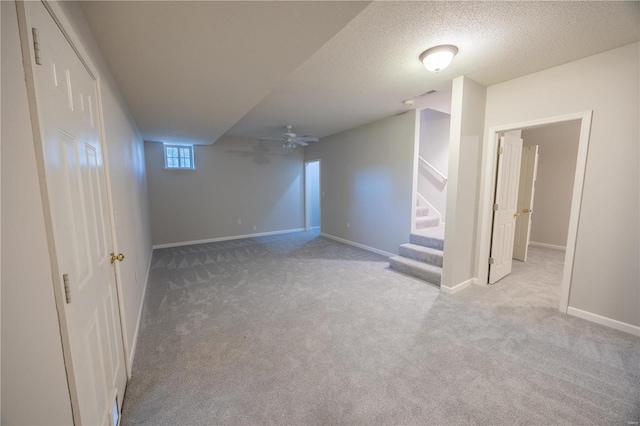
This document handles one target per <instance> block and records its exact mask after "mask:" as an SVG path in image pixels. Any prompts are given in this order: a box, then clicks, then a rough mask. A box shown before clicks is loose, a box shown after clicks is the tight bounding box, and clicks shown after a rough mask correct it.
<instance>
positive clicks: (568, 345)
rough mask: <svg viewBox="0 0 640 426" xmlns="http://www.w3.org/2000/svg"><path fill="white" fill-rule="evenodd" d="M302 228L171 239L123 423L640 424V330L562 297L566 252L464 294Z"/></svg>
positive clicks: (152, 293) (541, 254) (154, 277)
mask: <svg viewBox="0 0 640 426" xmlns="http://www.w3.org/2000/svg"><path fill="white" fill-rule="evenodd" d="M387 265H388V263H387V259H386V258H385V257H383V256H379V255H376V254H372V253H369V252H366V251H363V250H361V249H358V248H354V247H351V246H347V245H343V244H340V243H336V242H333V241H331V240H328V239H325V238H323V237H320V236H318V235H317V234H316V233H311V232H301V233H294V234H288V235H280V236H272V237H262V238H253V239H244V240H235V241H225V242H219V243H210V244H201V245H194V246H186V247H179V248H170V249H162V250H156V251H155V252H154V256H153V261H152V271H151V276H150V281H149V284H148V285H149V288H148V291H147V296H146V302H145V307H144V314H143V315H144V318H143V323H142V328H141V330H140V337H139V342H138V349H137V355H136V359H135V363H134V366H133V378H132V379H131V381H130V383H129V385H128V387H127V392H126V396H125V400H124V408H123V417H122V424H123V425H135V424H149V425H175V424H183V425H196V424H201V425H210V424H243V425H244V424H267V423H270V424H273V423H275V424H337V423H341V424H344V423H348V424H387V425H389V424H438V425H442V424H524V423H527V424H580V425H588V424H627V422H633V421H638V419H639V417H640V405H639V404H638V401H639V400H640V339H638V338H636V337H633V336H631V335H628V334H624V333H622V332H619V331H616V330H613V329H609V328H606V327H603V326H600V325H598V324H594V323H590V322H587V321H584V320H581V319H579V318H575V317H571V316H568V315H562V314H560V313H559V312H558V308H557V306H558V300H559V294H560V281H561V277H562V266H563V252H559V251H553V250H549V249H541V248H537V247H532V248H531V249H530V260H529V261H528V262H527V263H526V264H524V263H520V262H516V263H515V265H514V271H513V273H512V274H511V275H510V276H508V277H507V278H505V279H503V280H501V281H499V282H498V283H497V284H495V285H493V286H488V287H478V286H472V287H470V288H468V289H466V290H465V291H462V292H460V293H457V294H454V295H446V294H443V293H440V292H439V291H438V290H437V289H436V288H434V287H433V286H430V285H428V284H424V283H422V282H420V281H418V280H415V279H412V278H410V277H407V276H404V275H402V274H398V273H395V272H393V271H391V270H389V269H388V268H387Z"/></svg>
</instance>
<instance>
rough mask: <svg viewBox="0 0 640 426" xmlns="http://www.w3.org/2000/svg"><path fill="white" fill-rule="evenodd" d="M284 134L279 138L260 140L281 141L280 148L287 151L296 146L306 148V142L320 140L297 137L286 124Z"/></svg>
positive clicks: (291, 127)
mask: <svg viewBox="0 0 640 426" xmlns="http://www.w3.org/2000/svg"><path fill="white" fill-rule="evenodd" d="M284 128H285V130H286V131H285V133H284V134H283V135H282V136H280V137H279V138H262V139H260V140H263V141H264V140H276V141H282V147H283V148H284V149H286V150H288V151H291V150H292V149H295V148H296V147H297V146H298V145H300V146H307V145H309V144H308V142H318V141H319V140H320V139H318V138H312V137H310V136H298V135H296V134H295V133H294V132H293V126H292V125H290V124H287V125H286V126H284Z"/></svg>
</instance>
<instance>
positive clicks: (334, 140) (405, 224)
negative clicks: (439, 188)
mask: <svg viewBox="0 0 640 426" xmlns="http://www.w3.org/2000/svg"><path fill="white" fill-rule="evenodd" d="M415 143H416V112H415V110H412V111H409V112H406V113H404V114H401V115H397V116H394V117H389V118H385V119H382V120H379V121H376V122H373V123H370V124H366V125H364V126H361V127H357V128H355V129H351V130H347V131H345V132H341V133H338V134H336V135H333V136H330V137H327V138H324V139H322V140H321V141H320V142H318V143H315V144H312V145H309V146H308V147H307V148H306V149H305V157H306V158H305V159H306V160H307V161H309V160H314V159H318V158H321V159H322V166H321V167H322V170H321V176H320V179H321V185H322V192H324V196H323V197H322V199H321V200H322V203H321V204H322V205H321V209H322V212H321V221H322V233H326V234H329V235H332V236H334V237H338V238H341V239H344V240H348V241H351V242H354V243H357V244H362V245H365V246H368V247H372V248H374V249H377V250H381V251H384V252H387V253H397V252H398V247H399V246H400V244H402V243H406V242H407V241H408V240H409V234H410V232H411V202H412V191H413V164H414V149H415ZM347 222H349V223H350V227H347Z"/></svg>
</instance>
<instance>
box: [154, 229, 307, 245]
mask: <svg viewBox="0 0 640 426" xmlns="http://www.w3.org/2000/svg"><path fill="white" fill-rule="evenodd" d="M304 230H305V229H304V228H293V229H283V230H281V231H270V232H259V233H257V234H245V235H230V236H228V237H217V238H207V239H205V240H193V241H180V242H177V243H167V244H154V245H153V249H154V250H155V249H163V248H171V247H182V246H191V245H194V244H206V243H217V242H219V241H229V240H240V239H242V238H255V237H267V236H269V235H280V234H290V233H292V232H302V231H304Z"/></svg>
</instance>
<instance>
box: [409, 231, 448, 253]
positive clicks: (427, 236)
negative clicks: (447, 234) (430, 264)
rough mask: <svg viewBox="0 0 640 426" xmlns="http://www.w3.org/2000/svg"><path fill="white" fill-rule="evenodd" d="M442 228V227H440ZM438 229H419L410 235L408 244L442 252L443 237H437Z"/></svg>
mask: <svg viewBox="0 0 640 426" xmlns="http://www.w3.org/2000/svg"><path fill="white" fill-rule="evenodd" d="M441 226H442V225H441ZM438 228H439V227H433V228H426V229H420V230H418V231H416V232H413V233H411V235H410V236H409V242H410V243H411V244H417V245H419V246H423V247H429V248H432V249H436V250H444V235H442V236H440V235H437V232H431V231H437V230H438Z"/></svg>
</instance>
